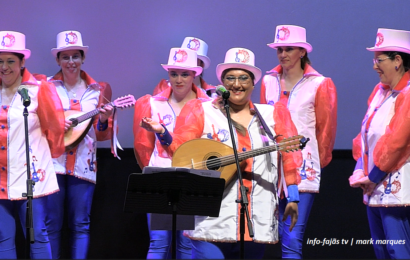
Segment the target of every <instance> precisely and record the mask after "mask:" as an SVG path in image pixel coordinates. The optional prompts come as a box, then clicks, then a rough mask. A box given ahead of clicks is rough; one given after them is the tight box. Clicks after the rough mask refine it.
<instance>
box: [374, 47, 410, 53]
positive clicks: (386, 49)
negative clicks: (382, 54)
mask: <svg viewBox="0 0 410 260" xmlns="http://www.w3.org/2000/svg"><path fill="white" fill-rule="evenodd" d="M366 49H367V50H368V51H398V52H404V53H408V54H410V49H407V48H402V47H397V46H384V47H381V48H378V47H370V48H366Z"/></svg>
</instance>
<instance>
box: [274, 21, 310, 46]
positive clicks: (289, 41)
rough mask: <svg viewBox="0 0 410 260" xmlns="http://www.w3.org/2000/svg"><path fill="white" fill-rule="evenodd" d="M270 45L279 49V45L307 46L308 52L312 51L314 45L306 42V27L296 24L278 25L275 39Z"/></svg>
mask: <svg viewBox="0 0 410 260" xmlns="http://www.w3.org/2000/svg"><path fill="white" fill-rule="evenodd" d="M268 46H269V47H271V48H274V49H277V48H278V47H279V46H295V47H302V48H305V49H306V51H307V52H311V51H312V45H310V44H309V43H307V42H306V29H305V28H303V27H300V26H296V25H278V26H276V32H275V40H274V42H273V43H268Z"/></svg>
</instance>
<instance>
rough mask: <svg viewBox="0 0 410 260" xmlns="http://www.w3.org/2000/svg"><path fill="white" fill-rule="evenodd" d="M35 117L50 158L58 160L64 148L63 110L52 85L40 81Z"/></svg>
mask: <svg viewBox="0 0 410 260" xmlns="http://www.w3.org/2000/svg"><path fill="white" fill-rule="evenodd" d="M38 101H39V102H38V108H37V115H38V117H39V120H40V125H41V130H42V132H43V134H44V135H45V136H46V138H47V141H48V145H49V146H50V151H51V157H53V158H58V157H59V156H60V155H62V154H63V153H64V151H65V147H64V122H65V117H64V110H63V105H62V104H61V100H60V98H59V97H58V94H57V91H56V89H55V86H54V85H53V84H52V83H48V82H46V81H41V84H40V86H39V91H38Z"/></svg>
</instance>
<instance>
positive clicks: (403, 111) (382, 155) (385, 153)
mask: <svg viewBox="0 0 410 260" xmlns="http://www.w3.org/2000/svg"><path fill="white" fill-rule="evenodd" d="M394 111H395V113H394V115H393V117H392V119H391V120H390V123H389V125H387V126H386V131H385V134H384V135H382V137H381V138H380V139H379V140H378V141H377V144H376V147H375V149H374V152H373V158H374V163H375V165H376V166H377V167H378V168H380V170H381V171H383V172H387V173H389V172H392V171H397V170H398V169H400V167H402V166H403V165H404V163H405V162H406V161H407V159H408V158H409V157H410V91H408V90H407V91H404V92H402V93H400V94H399V95H398V97H397V100H396V103H395V107H394Z"/></svg>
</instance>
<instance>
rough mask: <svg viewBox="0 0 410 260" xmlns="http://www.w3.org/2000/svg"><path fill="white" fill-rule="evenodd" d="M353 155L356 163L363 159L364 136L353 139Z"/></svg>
mask: <svg viewBox="0 0 410 260" xmlns="http://www.w3.org/2000/svg"><path fill="white" fill-rule="evenodd" d="M352 153H353V158H354V159H355V160H356V161H357V160H359V159H360V158H361V157H362V135H361V134H360V133H359V134H358V135H357V136H356V137H355V138H354V139H353V149H352Z"/></svg>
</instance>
